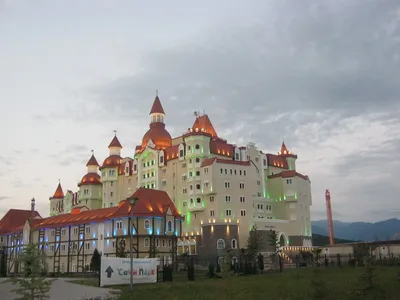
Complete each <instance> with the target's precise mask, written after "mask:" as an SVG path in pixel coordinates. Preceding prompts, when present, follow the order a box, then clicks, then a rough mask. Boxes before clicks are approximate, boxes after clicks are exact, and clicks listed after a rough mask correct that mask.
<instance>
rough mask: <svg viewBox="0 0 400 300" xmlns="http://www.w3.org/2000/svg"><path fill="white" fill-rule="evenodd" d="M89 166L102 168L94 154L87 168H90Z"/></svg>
mask: <svg viewBox="0 0 400 300" xmlns="http://www.w3.org/2000/svg"><path fill="white" fill-rule="evenodd" d="M88 166H97V167H99V166H100V165H99V163H98V162H97V159H96V157H94V154H92V156H91V157H90V159H89V161H88V162H87V164H86V167H88Z"/></svg>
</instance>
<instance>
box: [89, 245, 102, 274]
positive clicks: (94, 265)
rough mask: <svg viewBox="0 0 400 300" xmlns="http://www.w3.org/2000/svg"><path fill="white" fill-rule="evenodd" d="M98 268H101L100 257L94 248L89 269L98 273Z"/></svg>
mask: <svg viewBox="0 0 400 300" xmlns="http://www.w3.org/2000/svg"><path fill="white" fill-rule="evenodd" d="M100 266H101V255H100V252H99V250H97V248H96V249H94V252H93V256H92V260H91V261H90V268H91V269H92V270H93V271H96V272H98V271H100Z"/></svg>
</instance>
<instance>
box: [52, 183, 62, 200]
mask: <svg viewBox="0 0 400 300" xmlns="http://www.w3.org/2000/svg"><path fill="white" fill-rule="evenodd" d="M51 198H52V199H63V198H64V191H63V189H62V187H61V182H60V179H58V186H57V189H56V191H55V192H54V195H53V197H51Z"/></svg>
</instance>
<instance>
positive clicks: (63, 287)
mask: <svg viewBox="0 0 400 300" xmlns="http://www.w3.org/2000/svg"><path fill="white" fill-rule="evenodd" d="M53 280H54V279H53ZM70 280H71V279H65V278H57V279H55V280H54V281H53V284H52V287H51V291H50V299H51V300H53V299H54V300H83V299H91V298H94V297H100V299H101V298H104V299H105V297H106V296H114V297H115V294H113V295H112V294H111V293H110V291H113V290H111V289H105V288H99V287H91V286H85V285H80V284H75V283H71V282H69V281H70ZM5 281H6V279H5V278H1V279H0V295H1V300H14V299H15V298H17V295H16V294H12V293H11V290H12V289H14V288H15V287H14V286H13V285H12V283H9V282H5ZM97 299H99V298H97Z"/></svg>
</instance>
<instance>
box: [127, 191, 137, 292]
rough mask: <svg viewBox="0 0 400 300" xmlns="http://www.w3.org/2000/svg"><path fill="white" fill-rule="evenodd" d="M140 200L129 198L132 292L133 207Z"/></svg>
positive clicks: (131, 283) (131, 284) (131, 280)
mask: <svg viewBox="0 0 400 300" xmlns="http://www.w3.org/2000/svg"><path fill="white" fill-rule="evenodd" d="M137 200H139V198H137V197H130V198H128V201H129V207H130V212H129V224H130V228H129V252H130V255H129V257H130V260H131V272H130V274H131V279H130V289H131V292H132V290H133V247H132V235H133V234H132V228H133V224H132V216H133V207H134V206H135V203H136V201H137Z"/></svg>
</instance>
